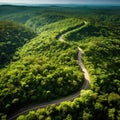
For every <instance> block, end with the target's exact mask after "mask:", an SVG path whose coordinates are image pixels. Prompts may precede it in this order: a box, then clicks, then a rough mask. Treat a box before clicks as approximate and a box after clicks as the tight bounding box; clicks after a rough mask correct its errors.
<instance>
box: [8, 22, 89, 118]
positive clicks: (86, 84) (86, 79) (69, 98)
mask: <svg viewBox="0 0 120 120" xmlns="http://www.w3.org/2000/svg"><path fill="white" fill-rule="evenodd" d="M86 24H87V22H86V21H84V25H83V26H85V25H86ZM83 26H82V27H81V28H83ZM66 33H67V32H66ZM66 33H63V34H62V35H60V36H59V37H58V40H60V41H64V39H63V37H64V35H65V34H66ZM78 64H79V66H80V68H81V70H82V72H83V75H84V83H83V85H82V87H81V89H80V90H86V89H87V88H89V85H90V77H89V74H88V72H87V70H86V68H85V67H84V65H83V63H82V49H81V48H79V47H78ZM80 90H79V91H78V92H76V93H73V94H71V95H69V96H66V97H64V98H61V99H57V100H53V101H51V102H44V103H41V104H35V105H31V106H28V107H24V108H22V109H20V110H18V111H17V112H16V113H14V114H13V115H12V116H9V117H8V120H15V119H16V118H17V117H18V116H20V115H22V114H27V113H28V112H29V111H32V110H37V109H39V108H43V107H46V106H48V105H51V104H56V105H58V104H60V103H61V102H63V101H72V100H73V99H74V98H76V97H79V96H80Z"/></svg>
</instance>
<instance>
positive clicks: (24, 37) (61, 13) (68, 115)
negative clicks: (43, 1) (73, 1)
mask: <svg viewBox="0 0 120 120" xmlns="http://www.w3.org/2000/svg"><path fill="white" fill-rule="evenodd" d="M2 7H3V6H2ZM7 7H8V6H7ZM9 7H10V6H9ZM9 7H8V8H9ZM2 9H6V7H5V8H4V7H3V8H2ZM9 9H12V11H14V9H16V7H15V8H14V7H13V6H12V7H11V8H9ZM21 9H22V8H20V7H19V12H18V11H16V12H15V11H14V13H12V12H10V13H9V15H8V14H7V13H6V14H1V19H3V20H6V19H9V20H13V21H12V22H8V21H6V22H3V21H1V25H0V26H2V27H1V28H2V29H0V32H1V34H0V35H1V36H2V37H1V38H2V39H1V38H0V39H1V40H2V42H4V44H3V43H2V42H1V43H0V44H1V48H2V49H0V50H3V51H2V52H0V53H4V54H1V55H0V57H1V60H0V62H1V61H2V63H1V66H2V67H1V70H0V91H1V93H0V116H1V119H8V118H10V117H11V116H14V115H15V114H14V113H16V112H18V111H17V110H18V109H20V108H22V110H23V111H22V112H24V109H25V108H26V107H27V106H28V107H29V106H31V105H33V106H34V105H35V106H36V104H40V103H41V104H42V103H47V102H48V101H52V100H54V99H57V100H58V99H60V98H63V97H66V96H68V95H71V94H74V93H76V92H79V91H80V89H81V87H82V85H83V81H84V76H83V73H82V71H81V70H80V68H79V65H78V47H80V48H81V49H82V51H83V54H82V61H83V64H84V65H85V68H86V69H87V71H88V72H89V74H90V80H91V81H90V88H89V90H82V91H80V94H81V95H80V97H78V98H75V99H74V100H73V101H65V102H62V103H60V104H59V105H51V106H48V107H45V108H42V109H38V110H36V111H34V110H33V111H30V112H29V113H28V114H25V115H21V116H19V117H18V118H17V120H31V119H32V120H44V119H47V120H64V119H65V120H67V119H69V120H107V119H108V120H119V119H120V111H119V110H120V94H119V93H120V89H119V88H120V81H119V77H120V76H119V72H120V69H119V64H120V60H119V51H120V41H119V39H120V37H119V33H120V27H119V23H120V19H119V12H120V10H119V9H116V8H112V7H111V8H104V9H101V8H99V9H98V8H95V7H94V8H91V7H90V8H89V7H88V8H86V7H74V8H72V10H71V8H70V7H62V6H61V7H60V6H59V7H57V6H49V7H27V8H24V10H25V11H24V10H22V11H21ZM108 9H109V11H108ZM20 11H21V12H20ZM26 11H27V12H28V13H27V12H26ZM111 11H112V12H111ZM26 13H27V15H28V16H29V17H27V19H25V15H26ZM88 13H89V14H88ZM16 14H19V15H21V17H20V16H17V15H16ZM14 18H15V19H14ZM19 18H20V19H19ZM15 21H17V22H18V21H19V22H20V23H23V24H24V25H21V24H18V23H16V22H15ZM23 21H24V22H23ZM85 23H87V24H85ZM7 26H8V27H7ZM13 26H16V27H13ZM25 26H26V27H25ZM27 27H30V28H31V29H32V31H31V29H30V28H27ZM6 31H7V32H6ZM33 31H35V32H37V36H36V34H35V33H34V32H33ZM63 34H65V35H64V36H63V39H64V41H60V40H59V39H58V38H59V36H61V35H63ZM8 43H9V44H8ZM6 48H7V49H6ZM2 55H4V56H6V61H5V60H3V58H2ZM4 56H3V57H4ZM8 56H9V57H8ZM4 64H5V67H4V66H3V65H4ZM83 72H84V71H83ZM33 109H34V108H33ZM103 114H104V116H103Z"/></svg>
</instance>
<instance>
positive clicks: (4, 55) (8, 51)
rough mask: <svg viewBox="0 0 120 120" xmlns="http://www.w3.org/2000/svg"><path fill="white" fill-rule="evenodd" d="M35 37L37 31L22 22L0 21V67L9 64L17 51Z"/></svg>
mask: <svg viewBox="0 0 120 120" xmlns="http://www.w3.org/2000/svg"><path fill="white" fill-rule="evenodd" d="M33 37H35V33H34V32H33V31H32V30H30V29H28V28H25V27H24V26H23V25H21V24H18V23H15V22H10V21H0V67H2V66H4V65H5V64H8V63H9V62H10V61H11V60H12V57H13V55H14V53H15V51H16V50H17V49H18V48H19V47H21V46H23V45H24V44H25V43H26V42H29V41H30V39H32V38H33Z"/></svg>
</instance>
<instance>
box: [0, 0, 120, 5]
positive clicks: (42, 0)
mask: <svg viewBox="0 0 120 120" xmlns="http://www.w3.org/2000/svg"><path fill="white" fill-rule="evenodd" d="M0 3H1V4H2V3H5V4H15V3H17V4H113V5H114V4H117V5H120V0H0Z"/></svg>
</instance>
